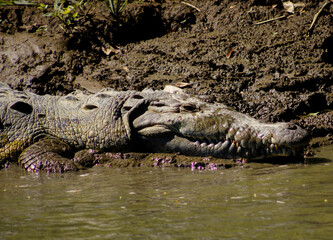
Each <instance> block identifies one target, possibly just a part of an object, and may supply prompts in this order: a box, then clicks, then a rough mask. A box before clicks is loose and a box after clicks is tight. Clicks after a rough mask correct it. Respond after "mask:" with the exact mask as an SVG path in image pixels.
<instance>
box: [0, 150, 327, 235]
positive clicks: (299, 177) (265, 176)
mask: <svg viewBox="0 0 333 240" xmlns="http://www.w3.org/2000/svg"><path fill="white" fill-rule="evenodd" d="M318 157H320V158H326V159H330V160H327V161H323V159H318V158H317V159H315V160H313V161H312V164H290V165H283V166H281V165H268V164H250V165H249V168H233V169H220V170H215V171H208V170H206V171H198V170H195V171H191V170H190V169H174V168H164V169H161V168H127V169H108V168H93V169H90V170H87V171H83V172H79V173H69V174H40V175H36V174H31V173H27V172H25V171H23V170H21V169H20V168H18V167H14V166H12V167H11V168H10V169H8V170H1V171H0V191H1V192H0V203H1V204H0V216H1V217H0V239H332V236H333V162H331V161H333V147H332V146H331V147H327V148H326V149H323V151H322V152H321V154H320V155H319V156H318Z"/></svg>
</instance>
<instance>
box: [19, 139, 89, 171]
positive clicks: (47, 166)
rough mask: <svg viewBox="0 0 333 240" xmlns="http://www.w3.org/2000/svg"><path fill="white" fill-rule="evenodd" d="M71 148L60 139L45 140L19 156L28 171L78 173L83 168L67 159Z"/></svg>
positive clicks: (21, 163)
mask: <svg viewBox="0 0 333 240" xmlns="http://www.w3.org/2000/svg"><path fill="white" fill-rule="evenodd" d="M70 151H71V148H70V147H69V146H68V145H67V144H66V143H64V142H62V141H61V140H59V139H53V138H43V139H41V140H39V141H38V142H36V143H34V144H32V145H31V146H29V147H28V148H26V149H25V150H24V151H23V152H22V153H21V155H20V156H19V160H18V161H19V163H20V165H21V166H22V167H24V168H25V169H26V170H29V171H33V172H38V171H46V172H67V171H77V170H80V169H83V167H82V166H81V165H80V164H78V163H76V162H74V161H73V160H71V159H70V158H67V157H68V156H70V155H71V152H70Z"/></svg>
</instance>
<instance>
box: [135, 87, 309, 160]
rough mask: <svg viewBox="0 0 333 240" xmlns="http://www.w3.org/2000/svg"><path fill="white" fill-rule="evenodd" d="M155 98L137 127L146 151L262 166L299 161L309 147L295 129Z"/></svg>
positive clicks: (178, 99)
mask: <svg viewBox="0 0 333 240" xmlns="http://www.w3.org/2000/svg"><path fill="white" fill-rule="evenodd" d="M154 93H155V94H156V93H157V92H154ZM152 96H154V94H152ZM152 96H151V97H150V100H149V101H148V103H146V104H145V107H141V110H139V111H137V112H136V114H133V119H132V121H131V122H132V129H133V130H132V132H133V133H134V135H136V137H138V138H139V139H140V141H139V142H140V143H142V144H138V146H139V147H140V148H141V149H140V150H142V148H144V149H145V150H146V151H149V152H178V153H181V154H184V155H193V156H214V157H219V158H247V159H251V160H258V159H263V158H270V157H293V156H298V155H300V154H301V153H302V151H303V149H304V147H305V146H306V145H307V143H308V134H307V132H306V131H305V130H304V129H302V128H300V127H298V126H297V125H295V124H293V123H283V122H281V123H274V124H269V123H263V122H261V121H258V120H256V119H254V118H252V117H250V116H248V115H245V114H242V113H239V112H236V111H233V110H231V109H229V108H228V107H226V106H225V105H223V104H209V103H206V102H204V101H202V100H200V99H199V98H198V97H191V96H190V95H187V94H184V93H168V92H163V91H161V92H159V94H158V96H156V97H152ZM134 135H133V136H134Z"/></svg>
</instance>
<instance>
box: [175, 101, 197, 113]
mask: <svg viewBox="0 0 333 240" xmlns="http://www.w3.org/2000/svg"><path fill="white" fill-rule="evenodd" d="M179 110H180V111H181V112H196V111H198V109H197V106H196V105H194V104H191V103H186V104H183V105H181V106H180V108H179Z"/></svg>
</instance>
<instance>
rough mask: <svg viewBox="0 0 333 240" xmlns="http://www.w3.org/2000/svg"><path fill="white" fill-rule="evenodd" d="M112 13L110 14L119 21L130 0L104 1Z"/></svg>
mask: <svg viewBox="0 0 333 240" xmlns="http://www.w3.org/2000/svg"><path fill="white" fill-rule="evenodd" d="M104 1H105V2H106V5H107V7H108V9H109V11H110V14H111V15H112V16H113V17H114V18H116V19H118V18H119V16H120V14H121V13H122V11H123V10H124V8H125V7H126V5H127V3H128V0H104Z"/></svg>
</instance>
